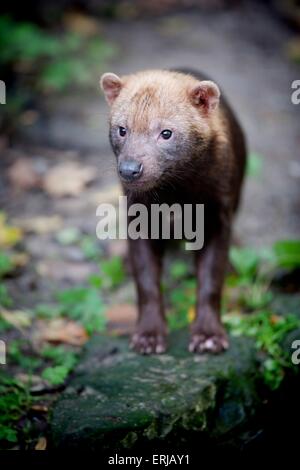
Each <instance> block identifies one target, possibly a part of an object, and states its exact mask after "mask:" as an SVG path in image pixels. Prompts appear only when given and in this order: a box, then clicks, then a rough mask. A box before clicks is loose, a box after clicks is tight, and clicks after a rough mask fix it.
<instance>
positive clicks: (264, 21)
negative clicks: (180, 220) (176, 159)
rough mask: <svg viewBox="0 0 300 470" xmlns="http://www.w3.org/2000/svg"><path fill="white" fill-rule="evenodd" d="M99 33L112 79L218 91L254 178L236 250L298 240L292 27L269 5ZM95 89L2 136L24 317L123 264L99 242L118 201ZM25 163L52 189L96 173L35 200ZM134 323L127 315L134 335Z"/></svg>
mask: <svg viewBox="0 0 300 470" xmlns="http://www.w3.org/2000/svg"><path fill="white" fill-rule="evenodd" d="M101 33H103V34H104V36H105V37H106V38H107V39H108V40H109V41H111V42H112V43H114V44H115V45H116V47H117V53H116V55H115V57H114V58H112V59H111V61H110V62H109V64H107V71H113V72H115V73H118V74H123V73H129V72H132V71H135V70H140V69H144V68H167V67H174V66H175V67H176V66H187V67H190V66H192V67H195V68H197V69H198V68H199V69H200V70H202V71H204V72H205V73H207V74H208V75H210V76H211V77H212V78H213V79H214V80H215V81H216V82H217V83H218V84H219V85H220V87H221V89H222V92H224V93H225V94H226V96H227V97H228V99H229V101H230V103H232V106H233V108H234V109H235V110H236V112H237V115H238V116H239V118H240V121H241V123H242V125H243V127H244V130H245V133H246V136H247V141H248V149H249V155H252V157H251V162H252V164H253V165H254V167H255V168H256V169H255V168H254V170H253V168H252V170H251V169H250V173H251V172H252V174H253V173H254V176H249V177H248V178H247V180H246V184H245V188H244V195H243V201H242V205H241V207H240V211H239V215H238V217H237V221H236V225H235V231H234V239H235V240H236V241H237V242H238V243H239V244H240V245H247V246H248V245H250V246H254V247H265V246H270V245H271V244H272V243H273V242H274V241H276V240H279V239H291V238H297V237H299V233H300V219H299V217H297V214H298V211H299V201H300V198H299V192H300V189H299V188H300V185H299V180H300V162H299V144H300V137H299V107H297V106H296V105H293V104H292V103H291V99H290V97H291V83H292V81H293V80H295V79H297V78H299V71H300V67H299V65H297V64H294V63H292V62H291V61H290V60H289V57H288V55H287V53H286V46H287V44H288V41H289V40H290V39H291V37H292V33H291V31H290V30H289V29H288V27H287V26H286V25H285V24H284V23H282V22H280V20H279V19H278V18H276V17H273V16H272V14H271V13H270V11H269V10H266V9H265V7H264V6H263V5H261V6H260V5H259V4H258V5H255V8H254V7H252V6H251V3H250V2H249V4H248V3H247V4H245V5H244V6H243V7H242V6H241V7H238V8H237V9H233V10H232V11H219V12H217V13H215V12H214V13H201V14H200V13H193V12H192V13H184V14H174V15H173V14H172V15H168V16H166V17H161V18H157V19H155V18H154V19H153V18H152V19H151V20H150V19H149V20H142V19H141V20H140V21H138V22H130V20H128V21H127V20H123V21H121V20H120V21H111V22H106V23H105V24H104V23H103V24H102V26H101ZM98 80H99V77H94V82H95V86H94V89H93V90H92V91H88V92H86V91H80V90H79V91H76V90H75V91H74V90H73V89H72V91H71V92H70V93H65V94H64V95H60V96H56V97H54V96H49V97H48V98H46V97H45V98H43V100H42V101H40V102H39V103H38V104H37V107H36V108H35V109H33V110H29V111H28V110H27V111H26V112H24V113H23V114H22V115H21V117H20V120H19V125H18V132H17V134H16V135H15V136H14V138H13V139H12V141H11V142H10V143H9V142H8V140H7V138H6V136H2V137H1V141H0V144H1V153H2V157H1V170H2V171H1V173H0V178H1V186H0V198H1V207H2V208H3V209H4V210H5V212H6V213H7V214H8V218H9V221H10V222H11V223H12V224H13V225H16V226H20V227H22V228H23V229H24V232H25V235H24V237H23V240H22V246H21V248H22V251H23V252H25V253H27V254H28V255H29V260H28V261H27V262H25V263H24V264H25V266H24V267H22V268H21V269H20V270H19V272H18V275H17V276H13V277H11V278H10V279H7V285H8V288H9V291H10V294H11V296H12V298H13V300H14V302H15V306H16V307H17V308H26V307H28V308H32V307H34V306H36V305H37V304H38V303H40V302H43V303H47V302H52V301H53V295H54V293H56V292H57V290H59V289H61V288H67V287H72V286H73V287H74V286H78V285H80V284H82V283H84V282H85V281H86V279H87V278H88V277H89V276H90V275H91V274H95V273H97V272H98V267H97V265H98V262H99V261H98V259H102V258H101V256H102V254H103V253H104V255H108V256H111V255H120V256H121V257H122V258H126V246H125V245H124V244H123V243H120V242H112V243H109V244H107V243H100V242H97V241H96V243H95V228H96V224H97V218H96V215H95V212H96V208H97V205H98V204H99V203H101V202H115V201H116V199H117V196H118V194H119V191H120V189H119V185H118V181H117V176H116V172H115V165H114V163H115V162H114V157H113V155H112V152H111V149H110V147H109V142H108V137H107V130H108V126H107V121H108V109H107V106H106V103H105V101H104V98H103V96H102V95H101V93H100V90H99V87H98ZM20 160H22V161H23V162H24V161H25V167H26V166H28V164H29V166H31V168H33V169H34V173H35V174H36V175H38V177H40V178H41V179H43V181H44V180H45V178H46V177H47V175H48V174H49V171H50V170H52V169H55V168H56V167H57V166H58V165H59V164H61V163H62V164H63V165H65V164H66V163H70V162H75V163H76V164H78V165H80V167H79V168H80V169H82V168H90V170H89V172H88V173H89V174H88V176H87V182H86V184H85V183H84V184H83V185H82V188H81V189H79V190H75V193H74V195H73V196H66V195H62V194H60V193H61V191H60V190H61V189H62V188H63V187H64V185H65V184H66V181H65V180H64V177H63V176H62V175H61V174H60V177H57V179H56V180H55V184H54V189H53V185H52V189H51V190H49V187H48V189H47V187H46V186H45V184H44V183H43V184H41V183H40V182H39V181H35V183H34V184H32V187H30V188H28V189H24V187H20V186H22V184H21V185H20V183H19V182H18V181H17V180H16V178H15V177H14V176H11V168H12V167H13V165H14V164H16V163H18V162H19V161H20ZM82 171H83V170H82ZM54 179H55V177H54ZM77 179H80V177H78V170H77V171H76V170H75V173H74V180H77ZM52 181H53V180H52ZM23 186H24V185H23ZM29 186H30V185H29ZM40 217H43V218H44V219H42V221H41V219H39V218H40ZM28 225H29V229H28ZM74 227H75V229H76V230H77V231H78V232H79V238H80V239H81V238H82V237H85V239H86V242H87V244H89V243H90V242H91V240H92V243H90V245H89V246H91V245H93V243H94V245H96V246H94V247H93V246H92V249H93V250H94V252H93V255H92V256H89V255H87V254H86V251H87V250H86V249H83V245H82V244H79V243H77V242H76V243H72V237H73V239H76V237H78V234H76V233H75V235H74V230H73V229H74ZM70 228H71V231H70V230H69V229H70ZM66 229H67V231H66ZM68 230H69V232H68ZM72 230H73V232H72ZM58 234H61V235H60V236H58ZM68 237H69V239H68ZM93 241H94V242H93ZM97 250H98V252H99V258H98V259H97ZM95 253H96V257H95ZM105 296H106V298H105V301H106V302H107V303H108V304H111V303H113V304H117V305H119V304H122V305H124V304H125V305H127V304H132V303H133V301H134V290H133V285H132V283H131V282H130V281H127V282H126V283H125V284H124V285H121V286H120V287H119V288H118V289H117V290H116V291H110V290H107V291H106V294H105ZM126 308H127V307H125V309H126ZM134 315H135V312H134V313H132V310H130V312H129V314H128V316H129V318H130V322H131V323H130V322H129V323H130V325H129V327H128V329H129V330H130V329H132V322H133V317H134ZM112 316H113V315H112Z"/></svg>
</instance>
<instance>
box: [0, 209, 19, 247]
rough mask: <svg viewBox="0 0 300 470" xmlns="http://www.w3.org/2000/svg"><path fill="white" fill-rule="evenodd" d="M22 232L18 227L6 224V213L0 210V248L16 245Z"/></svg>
mask: <svg viewBox="0 0 300 470" xmlns="http://www.w3.org/2000/svg"><path fill="white" fill-rule="evenodd" d="M22 236H23V233H22V230H21V229H20V228H19V227H12V226H10V225H7V222H6V215H5V214H4V213H3V212H0V248H8V247H11V246H14V245H16V244H17V243H18V242H19V241H20V240H21V239H22Z"/></svg>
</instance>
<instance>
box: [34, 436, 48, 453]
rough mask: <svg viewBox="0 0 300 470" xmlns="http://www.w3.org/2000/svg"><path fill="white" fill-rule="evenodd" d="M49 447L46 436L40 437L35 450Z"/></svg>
mask: <svg viewBox="0 0 300 470" xmlns="http://www.w3.org/2000/svg"><path fill="white" fill-rule="evenodd" d="M46 448H47V439H46V438H45V437H39V440H38V441H37V443H36V445H35V448H34V449H35V450H46Z"/></svg>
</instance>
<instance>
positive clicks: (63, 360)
mask: <svg viewBox="0 0 300 470" xmlns="http://www.w3.org/2000/svg"><path fill="white" fill-rule="evenodd" d="M41 355H42V357H43V358H44V359H47V360H51V361H52V362H53V365H52V366H49V367H46V368H45V369H44V370H43V372H42V377H43V379H45V380H47V381H48V382H49V383H51V384H52V385H61V384H63V383H64V382H65V380H66V378H67V377H68V375H69V374H70V372H71V370H72V369H73V368H74V366H75V365H76V363H77V360H78V355H77V354H76V353H75V352H73V351H68V350H67V349H66V348H64V347H62V346H57V347H53V346H47V347H46V348H44V349H43V351H42V353H41Z"/></svg>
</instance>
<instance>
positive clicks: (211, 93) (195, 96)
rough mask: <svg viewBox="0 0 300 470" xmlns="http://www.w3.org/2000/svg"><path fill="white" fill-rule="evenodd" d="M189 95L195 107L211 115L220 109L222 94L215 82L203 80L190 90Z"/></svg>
mask: <svg viewBox="0 0 300 470" xmlns="http://www.w3.org/2000/svg"><path fill="white" fill-rule="evenodd" d="M189 95H190V98H191V100H192V103H193V104H194V105H195V106H199V107H201V108H202V109H203V110H204V111H206V112H207V113H209V112H211V111H213V110H214V109H216V108H217V107H218V105H219V101H220V95H221V93H220V90H219V87H218V85H216V84H215V83H214V82H212V81H210V80H203V81H201V82H199V83H198V84H196V85H195V86H194V87H193V88H192V89H191V90H190V92H189Z"/></svg>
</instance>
